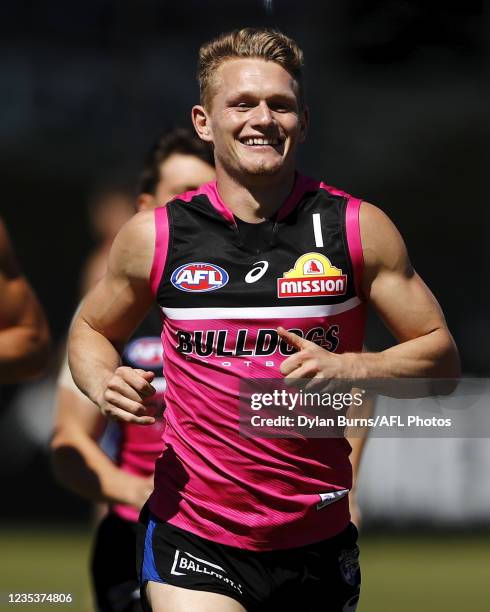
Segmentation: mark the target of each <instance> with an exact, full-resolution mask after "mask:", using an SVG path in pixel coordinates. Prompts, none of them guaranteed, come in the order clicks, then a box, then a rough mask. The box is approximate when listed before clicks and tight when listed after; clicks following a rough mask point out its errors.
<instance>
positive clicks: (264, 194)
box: [216, 167, 295, 223]
mask: <svg viewBox="0 0 490 612" xmlns="http://www.w3.org/2000/svg"><path fill="white" fill-rule="evenodd" d="M294 178H295V174H294V171H291V172H289V173H288V176H287V177H284V176H280V177H277V178H276V177H270V176H268V177H264V180H263V181H257V182H256V184H249V185H247V184H244V183H240V182H238V181H237V180H236V179H235V178H234V177H232V176H230V175H229V174H228V173H226V172H224V171H223V170H222V169H221V171H220V169H219V168H218V167H217V168H216V182H217V186H218V192H219V194H220V196H221V198H222V199H223V201H224V202H225V203H226V205H227V206H228V208H229V209H230V210H231V212H232V213H233V214H234V215H235V216H236V217H238V218H239V219H242V220H243V221H246V222H247V223H260V222H262V221H264V220H265V219H269V218H270V217H272V216H273V215H274V214H275V213H276V212H277V211H278V210H279V208H281V206H282V205H283V204H284V202H285V201H286V199H287V197H288V195H289V194H290V193H291V191H292V189H293V186H294Z"/></svg>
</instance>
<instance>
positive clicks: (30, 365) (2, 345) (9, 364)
mask: <svg viewBox="0 0 490 612" xmlns="http://www.w3.org/2000/svg"><path fill="white" fill-rule="evenodd" d="M48 358H49V334H48V333H47V331H44V330H43V329H35V328H32V327H28V326H16V327H11V328H8V329H4V330H2V331H0V384H2V383H16V382H19V381H20V380H25V379H26V378H31V377H34V376H37V375H39V374H41V373H42V371H43V369H44V368H45V367H46V365H47V363H48Z"/></svg>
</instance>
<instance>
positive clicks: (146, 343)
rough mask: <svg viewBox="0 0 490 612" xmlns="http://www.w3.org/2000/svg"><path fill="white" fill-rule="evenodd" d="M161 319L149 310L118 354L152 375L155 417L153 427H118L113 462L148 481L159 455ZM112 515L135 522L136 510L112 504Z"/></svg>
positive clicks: (151, 401) (150, 402)
mask: <svg viewBox="0 0 490 612" xmlns="http://www.w3.org/2000/svg"><path fill="white" fill-rule="evenodd" d="M161 328H162V324H161V317H160V314H159V312H158V310H157V309H156V308H155V309H152V310H151V311H150V313H149V314H148V315H147V317H146V318H145V319H144V321H143V322H142V323H141V325H140V326H139V327H138V329H137V330H136V331H135V332H134V334H133V335H132V336H131V338H130V340H129V342H128V343H127V344H126V346H125V348H124V352H123V354H122V364H123V365H126V366H129V367H131V368H141V369H142V370H149V371H153V372H154V373H155V378H154V379H153V382H152V385H153V386H154V387H155V388H156V393H155V394H154V395H153V396H152V397H151V398H150V399H149V400H148V402H147V404H148V405H149V414H151V415H152V416H155V417H156V422H155V423H154V424H153V425H150V426H148V425H137V424H135V423H122V422H121V423H118V424H117V426H118V428H119V431H118V433H119V436H118V440H117V448H118V452H117V456H116V462H117V464H118V465H119V467H120V468H121V469H122V470H124V471H125V472H128V473H130V474H134V475H135V476H141V477H142V478H148V477H150V476H151V475H152V474H153V472H154V469H155V460H156V459H157V457H158V456H159V455H160V454H161V452H162V430H163V421H162V418H161V417H162V412H163V410H164V408H165V403H164V399H163V396H164V391H165V385H166V382H165V378H164V376H163V373H162V343H161V340H160V337H159V336H160V331H161ZM112 511H113V512H115V513H116V514H117V515H119V516H120V517H121V518H123V519H125V520H127V521H133V522H136V521H137V520H138V514H139V512H138V510H137V509H136V508H133V507H132V506H125V505H122V504H115V505H114V506H113V507H112Z"/></svg>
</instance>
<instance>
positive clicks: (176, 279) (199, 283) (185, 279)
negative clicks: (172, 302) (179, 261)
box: [170, 262, 230, 293]
mask: <svg viewBox="0 0 490 612" xmlns="http://www.w3.org/2000/svg"><path fill="white" fill-rule="evenodd" d="M229 278H230V277H229V276H228V272H227V271H226V270H223V268H220V267H219V266H215V265H214V264H210V263H202V262H198V263H189V264H184V265H183V266H180V267H179V268H177V269H176V270H174V272H173V274H172V276H171V278H170V281H171V283H172V285H173V286H174V287H176V288H177V289H180V291H194V292H196V293H198V292H204V291H216V289H221V287H224V286H225V285H226V283H227V282H228V280H229Z"/></svg>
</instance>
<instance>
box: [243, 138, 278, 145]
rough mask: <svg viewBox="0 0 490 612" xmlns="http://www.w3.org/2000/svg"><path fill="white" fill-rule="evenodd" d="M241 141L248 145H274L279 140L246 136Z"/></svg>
mask: <svg viewBox="0 0 490 612" xmlns="http://www.w3.org/2000/svg"><path fill="white" fill-rule="evenodd" d="M243 142H244V144H246V145H248V146H253V145H270V146H272V147H275V146H276V145H278V144H279V141H278V140H277V139H267V138H247V139H246V140H244V141H243Z"/></svg>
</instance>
